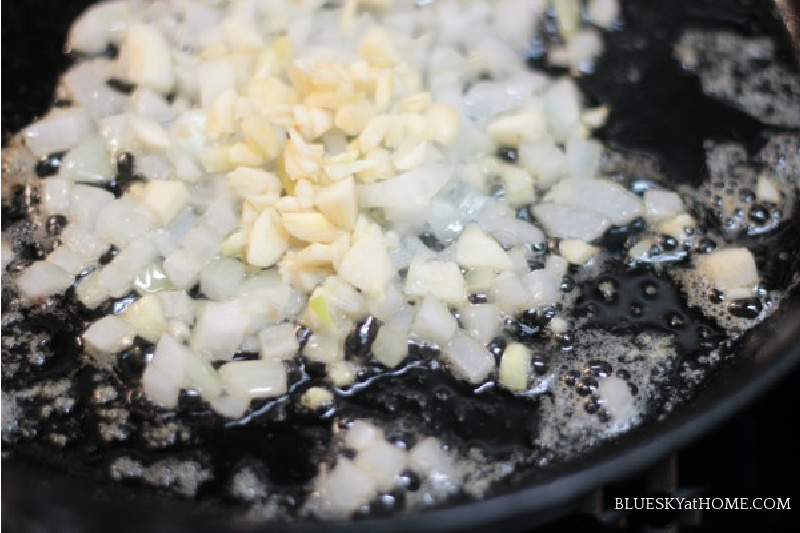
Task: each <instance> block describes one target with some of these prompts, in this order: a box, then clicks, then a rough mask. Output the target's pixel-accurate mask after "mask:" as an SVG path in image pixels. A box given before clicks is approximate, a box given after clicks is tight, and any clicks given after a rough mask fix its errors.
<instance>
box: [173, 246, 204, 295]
mask: <svg viewBox="0 0 800 533" xmlns="http://www.w3.org/2000/svg"><path fill="white" fill-rule="evenodd" d="M205 263H206V261H204V260H203V259H201V258H199V257H197V255H195V254H194V253H192V252H190V251H188V250H186V249H185V248H181V249H179V250H175V251H174V252H172V253H171V254H169V256H167V258H166V259H165V260H164V272H165V273H166V274H167V277H169V280H170V282H171V283H172V284H173V285H175V287H178V288H180V289H188V288H190V287H191V286H192V285H194V284H195V282H196V281H197V278H198V276H199V275H200V270H201V269H202V268H203V265H205Z"/></svg>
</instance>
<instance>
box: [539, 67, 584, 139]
mask: <svg viewBox="0 0 800 533" xmlns="http://www.w3.org/2000/svg"><path fill="white" fill-rule="evenodd" d="M545 111H546V112H547V118H548V122H549V124H550V131H551V132H552V134H553V137H554V138H555V139H556V140H557V141H565V140H567V139H568V138H569V137H570V136H571V134H572V132H573V130H574V129H575V127H576V126H578V125H579V124H580V118H581V101H580V92H579V91H578V88H577V87H576V86H575V82H574V81H572V80H571V79H569V78H562V79H560V80H558V81H556V82H554V83H553V84H552V85H550V87H549V88H548V89H547V92H546V93H545Z"/></svg>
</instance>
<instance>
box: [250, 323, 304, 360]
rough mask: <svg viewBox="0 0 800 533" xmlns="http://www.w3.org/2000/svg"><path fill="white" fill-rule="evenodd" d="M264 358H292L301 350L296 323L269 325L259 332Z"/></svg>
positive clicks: (261, 353) (261, 352) (261, 351)
mask: <svg viewBox="0 0 800 533" xmlns="http://www.w3.org/2000/svg"><path fill="white" fill-rule="evenodd" d="M258 338H259V342H260V355H261V358H262V359H291V358H292V357H294V356H295V355H296V354H297V352H298V351H299V350H300V341H298V340H297V335H296V334H295V326H294V324H290V323H286V324H276V325H274V326H267V327H265V328H264V329H262V330H261V331H260V332H259V334H258Z"/></svg>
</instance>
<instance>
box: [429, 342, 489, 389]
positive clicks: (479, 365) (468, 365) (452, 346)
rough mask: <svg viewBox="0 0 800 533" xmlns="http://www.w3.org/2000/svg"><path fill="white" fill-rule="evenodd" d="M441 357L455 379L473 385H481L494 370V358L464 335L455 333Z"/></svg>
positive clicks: (479, 344) (480, 345)
mask: <svg viewBox="0 0 800 533" xmlns="http://www.w3.org/2000/svg"><path fill="white" fill-rule="evenodd" d="M442 356H443V358H444V360H445V361H447V362H448V363H449V364H450V366H451V368H452V370H453V373H454V374H455V375H456V376H457V377H460V378H462V379H466V380H467V381H469V382H470V383H473V384H477V383H481V382H482V381H483V380H484V379H486V377H487V376H488V375H489V374H490V373H491V372H492V370H494V356H493V355H492V354H491V353H490V352H489V350H487V349H486V347H485V346H484V345H483V344H481V343H479V342H478V341H476V340H475V339H473V338H472V337H469V336H468V335H466V334H465V333H461V332H459V333H457V334H456V336H455V337H453V340H451V341H450V343H449V344H448V345H447V346H446V347H445V348H443V350H442Z"/></svg>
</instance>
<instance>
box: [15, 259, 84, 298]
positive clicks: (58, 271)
mask: <svg viewBox="0 0 800 533" xmlns="http://www.w3.org/2000/svg"><path fill="white" fill-rule="evenodd" d="M74 282H75V277H74V276H73V275H72V274H70V273H69V272H67V271H66V270H64V269H63V268H61V267H60V266H58V265H56V264H54V263H52V262H48V261H37V262H35V263H33V264H32V265H31V266H29V267H28V268H27V269H26V270H25V271H24V272H23V273H22V274H20V276H19V279H18V280H17V287H18V288H19V292H20V294H21V295H22V296H23V297H25V298H41V297H44V296H52V295H53V294H58V293H60V292H64V291H65V290H67V288H68V287H69V286H70V285H72V284H73V283H74Z"/></svg>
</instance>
